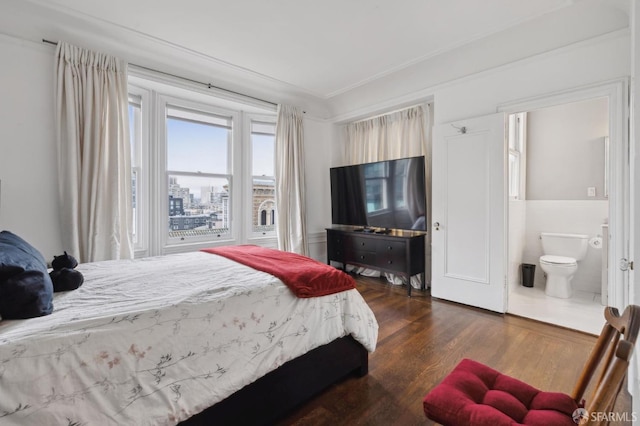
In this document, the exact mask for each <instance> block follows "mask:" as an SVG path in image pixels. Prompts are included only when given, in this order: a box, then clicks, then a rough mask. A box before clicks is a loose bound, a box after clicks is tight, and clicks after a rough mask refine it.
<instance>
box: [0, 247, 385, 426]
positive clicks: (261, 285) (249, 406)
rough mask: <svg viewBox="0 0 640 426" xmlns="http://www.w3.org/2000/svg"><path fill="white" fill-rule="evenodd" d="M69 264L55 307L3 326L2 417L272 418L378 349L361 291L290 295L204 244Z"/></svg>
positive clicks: (170, 421) (58, 420)
mask: <svg viewBox="0 0 640 426" xmlns="http://www.w3.org/2000/svg"><path fill="white" fill-rule="evenodd" d="M77 269H78V270H79V271H80V272H82V273H83V274H84V277H85V283H84V285H83V286H82V287H80V288H79V289H77V290H74V291H69V292H64V293H56V294H55V296H54V299H53V306H54V310H53V313H52V314H51V315H47V316H42V317H37V318H31V319H28V320H3V321H1V322H0V424H3V425H24V424H68V425H91V424H100V425H124V424H132V425H174V424H178V423H181V422H182V423H183V424H185V425H194V424H213V422H215V424H249V423H252V424H259V423H271V422H273V421H274V420H275V419H277V418H278V417H279V416H281V415H282V414H284V413H286V412H287V411H288V410H290V409H291V408H292V407H295V406H296V405H297V404H299V403H301V402H303V401H304V400H305V399H307V398H309V397H310V396H312V395H314V394H316V393H317V392H318V391H320V390H321V389H323V388H324V387H326V386H328V385H330V384H331V383H333V382H335V381H336V380H340V379H341V378H343V377H345V376H346V375H348V374H351V373H356V374H360V375H363V374H366V372H367V354H368V352H371V351H373V350H375V346H376V342H377V333H378V325H377V322H376V319H375V317H374V315H373V313H372V312H371V310H370V309H369V307H368V306H367V304H366V303H365V302H364V300H363V299H362V297H361V295H360V294H359V293H358V291H357V290H356V289H351V290H347V291H341V292H338V293H333V294H327V295H324V296H320V297H311V298H299V297H296V296H294V295H293V293H292V291H291V290H290V289H289V288H288V287H287V286H286V285H285V284H283V282H282V281H281V280H280V279H278V278H276V277H274V276H273V275H271V274H269V273H266V272H262V271H258V270H255V269H253V268H250V267H248V266H245V265H242V264H240V263H238V262H236V261H233V260H230V259H227V258H225V257H222V256H219V255H217V254H212V253H205V252H193V253H182V254H173V255H168V256H159V257H151V258H145V259H137V260H131V261H105V262H95V263H87V264H81V265H79V266H78V268H77Z"/></svg>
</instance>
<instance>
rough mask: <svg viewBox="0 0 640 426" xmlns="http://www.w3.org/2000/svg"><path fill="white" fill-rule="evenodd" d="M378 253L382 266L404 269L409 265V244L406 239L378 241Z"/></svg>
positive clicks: (379, 262)
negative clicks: (405, 241)
mask: <svg viewBox="0 0 640 426" xmlns="http://www.w3.org/2000/svg"><path fill="white" fill-rule="evenodd" d="M376 253H377V254H378V264H379V265H380V267H382V268H385V269H391V270H395V271H404V270H405V269H406V267H407V245H406V244H405V243H404V241H393V240H381V241H378V244H377V250H376Z"/></svg>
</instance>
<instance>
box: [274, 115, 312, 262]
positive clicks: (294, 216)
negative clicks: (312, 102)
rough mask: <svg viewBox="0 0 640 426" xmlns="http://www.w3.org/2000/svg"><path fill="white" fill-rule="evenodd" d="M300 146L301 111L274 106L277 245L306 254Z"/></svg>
mask: <svg viewBox="0 0 640 426" xmlns="http://www.w3.org/2000/svg"><path fill="white" fill-rule="evenodd" d="M303 146H304V140H303V126H302V114H300V112H299V111H298V110H297V109H296V108H294V107H291V106H288V105H278V121H277V123H276V170H275V172H276V176H275V177H276V211H277V216H278V219H277V224H278V225H277V231H278V248H279V249H280V250H285V251H291V252H294V253H298V254H303V255H307V253H308V250H307V225H306V213H305V199H304V191H305V184H304V151H303Z"/></svg>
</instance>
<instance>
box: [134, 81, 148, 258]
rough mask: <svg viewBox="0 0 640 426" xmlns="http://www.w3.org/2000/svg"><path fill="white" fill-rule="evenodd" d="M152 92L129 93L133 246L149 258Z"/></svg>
mask: <svg viewBox="0 0 640 426" xmlns="http://www.w3.org/2000/svg"><path fill="white" fill-rule="evenodd" d="M148 95H149V94H148V92H147V91H145V90H142V89H139V88H137V87H131V88H130V89H129V141H130V144H131V194H132V200H131V204H132V206H133V215H132V219H133V227H132V228H133V229H132V231H133V244H134V249H135V251H136V253H137V254H138V255H140V256H143V255H145V254H146V250H147V247H148V244H147V238H146V236H147V233H148V221H147V220H145V215H146V212H147V207H146V206H147V197H148V195H149V194H148V191H146V189H145V188H146V186H147V182H148V174H147V173H148V171H147V169H148V167H147V166H146V165H147V164H148V161H147V158H146V154H147V149H146V147H147V145H148V142H147V140H148V139H147V138H148V130H147V129H148V126H149V115H148V103H149V96H148Z"/></svg>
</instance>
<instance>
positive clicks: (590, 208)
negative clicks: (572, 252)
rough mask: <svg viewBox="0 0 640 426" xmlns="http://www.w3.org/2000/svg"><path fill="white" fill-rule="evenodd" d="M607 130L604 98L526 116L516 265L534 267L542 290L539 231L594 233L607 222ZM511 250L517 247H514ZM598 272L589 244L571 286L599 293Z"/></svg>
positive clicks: (597, 253)
mask: <svg viewBox="0 0 640 426" xmlns="http://www.w3.org/2000/svg"><path fill="white" fill-rule="evenodd" d="M608 134H609V113H608V100H607V99H606V98H600V99H593V100H588V101H583V102H574V103H569V104H565V105H559V106H554V107H551V108H545V109H541V110H537V111H532V112H529V113H528V114H527V148H526V161H527V177H526V200H527V201H526V202H525V204H526V207H525V212H524V217H525V218H526V226H525V228H526V231H525V234H524V249H523V251H522V261H521V263H533V264H535V265H536V274H535V284H534V285H535V286H536V287H538V286H539V287H540V288H544V273H543V271H542V270H541V269H540V264H539V258H540V256H541V255H542V245H541V241H540V233H541V232H558V233H574V234H586V235H588V236H589V237H594V236H596V235H599V234H600V233H601V232H602V229H601V225H602V224H603V223H606V222H607V219H608V209H609V203H608V201H607V198H606V197H605V196H604V173H605V167H604V158H605V157H604V137H605V136H607V135H608ZM588 187H594V188H596V193H595V196H589V195H588V193H587V188H588ZM511 205H513V204H511ZM511 216H512V215H511V212H510V218H511ZM516 223H517V221H516ZM510 230H511V229H510ZM509 238H510V239H511V238H512V236H511V235H510V236H509ZM514 248H515V249H516V250H517V249H518V245H517V244H516V246H515V247H514ZM511 256H513V257H515V256H516V255H515V254H514V255H511ZM601 272H602V249H595V248H593V247H589V249H588V251H587V256H586V258H585V259H584V260H582V261H581V262H580V264H579V267H578V271H577V272H576V275H575V276H574V279H573V282H572V283H573V286H574V289H576V290H584V291H589V292H593V293H600V291H601ZM510 282H511V281H510Z"/></svg>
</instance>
